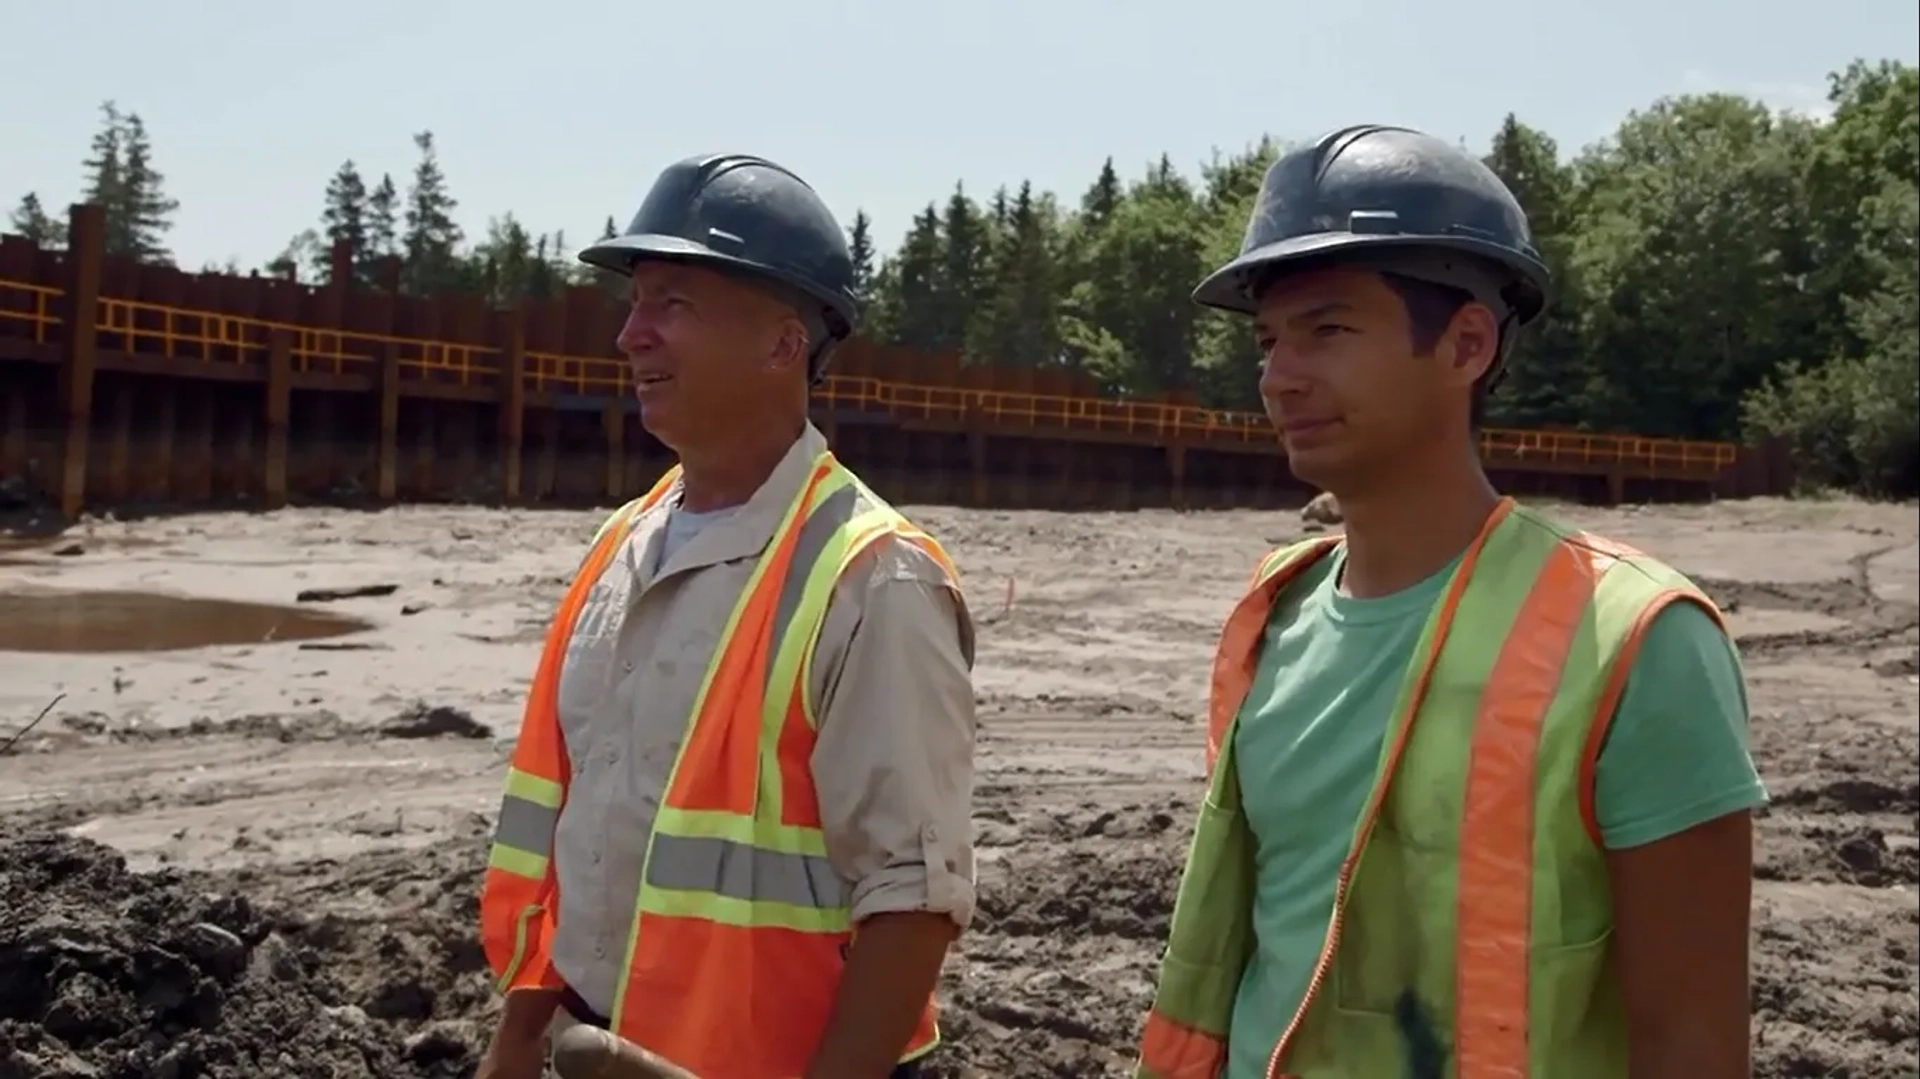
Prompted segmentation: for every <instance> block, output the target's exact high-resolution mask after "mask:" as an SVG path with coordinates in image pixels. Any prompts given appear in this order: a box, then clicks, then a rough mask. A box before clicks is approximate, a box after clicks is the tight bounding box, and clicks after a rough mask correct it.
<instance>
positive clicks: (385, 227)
mask: <svg viewBox="0 0 1920 1079" xmlns="http://www.w3.org/2000/svg"><path fill="white" fill-rule="evenodd" d="M366 228H367V250H366V255H365V261H366V262H367V263H368V264H371V263H372V262H373V261H374V260H376V259H383V258H386V257H388V256H390V255H396V254H399V253H400V193H399V191H397V190H396V189H395V188H394V186H393V176H392V174H390V173H384V172H383V173H381V174H380V182H379V183H377V184H375V185H374V186H373V192H372V193H371V194H369V195H368V196H367V221H366Z"/></svg>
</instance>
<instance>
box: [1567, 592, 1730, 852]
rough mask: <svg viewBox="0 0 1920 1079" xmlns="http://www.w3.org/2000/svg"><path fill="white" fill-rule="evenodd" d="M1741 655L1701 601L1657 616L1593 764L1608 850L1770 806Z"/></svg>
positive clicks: (1597, 815)
mask: <svg viewBox="0 0 1920 1079" xmlns="http://www.w3.org/2000/svg"><path fill="white" fill-rule="evenodd" d="M1747 718H1748V717H1747V691H1746V685H1745V680H1744V679H1743V677H1742V676H1741V671H1740V656H1739V653H1738V652H1737V651H1736V650H1735V648H1734V644H1733V642H1732V641H1731V640H1729V639H1728V637H1727V634H1726V633H1725V632H1724V631H1723V630H1722V629H1721V628H1720V626H1719V624H1718V623H1717V622H1715V621H1714V620H1713V617H1712V616H1711V615H1709V614H1708V613H1707V612H1706V610H1704V609H1703V608H1702V607H1700V605H1699V604H1696V603H1689V602H1685V601H1679V602H1675V603H1672V604H1669V605H1668V606H1667V607H1666V608H1665V609H1664V610H1662V611H1661V612H1660V613H1659V614H1657V615H1655V616H1654V619H1653V624H1652V625H1650V626H1648V627H1647V636H1646V639H1645V640H1644V641H1642V642H1641V645H1640V651H1639V653H1638V654H1637V655H1635V656H1634V660H1633V669H1632V671H1631V672H1630V673H1629V674H1628V675H1627V684H1626V688H1625V689H1624V691H1623V692H1622V693H1621V696H1620V703H1619V704H1618V705H1617V706H1616V708H1615V710H1614V714H1613V724H1612V726H1611V727H1610V728H1609V730H1608V732H1607V736H1606V740H1605V741H1604V742H1603V743H1601V747H1600V757H1599V759H1598V761H1597V762H1596V763H1595V766H1594V816H1595V818H1596V819H1597V823H1598V824H1599V826H1600V836H1601V841H1602V843H1603V844H1604V845H1605V846H1606V848H1607V849H1609V850H1622V849H1625V848H1628V847H1638V846H1643V845H1645V844H1648V843H1652V842H1655V841H1657V840H1661V839H1666V838H1667V837H1669V836H1673V835H1678V834H1679V833H1681V832H1684V831H1686V830H1687V829H1689V828H1692V827H1695V826H1696V825H1700V824H1705V823H1706V822H1708V821H1710V820H1713V819H1715V818H1717V817H1723V816H1726V815H1727V814H1729V813H1736V812H1739V811H1741V810H1750V809H1756V808H1758V807H1760V806H1763V805H1765V804H1766V801H1767V793H1766V788H1765V787H1764V786H1763V785H1762V784H1761V782H1760V775H1759V773H1758V772H1757V771H1756V770H1755V769H1754V766H1753V755H1752V753H1751V750H1750V747H1749V741H1748V729H1747Z"/></svg>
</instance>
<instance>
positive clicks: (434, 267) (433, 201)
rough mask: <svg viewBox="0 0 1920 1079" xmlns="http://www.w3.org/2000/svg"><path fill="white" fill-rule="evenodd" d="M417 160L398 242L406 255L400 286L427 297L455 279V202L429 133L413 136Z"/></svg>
mask: <svg viewBox="0 0 1920 1079" xmlns="http://www.w3.org/2000/svg"><path fill="white" fill-rule="evenodd" d="M413 144H414V146H415V147H416V148H417V149H419V151H420V161H419V163H418V164H416V165H415V166H414V169H413V183H412V185H411V186H410V187H409V188H408V190H407V206H406V217H405V223H406V232H405V233H404V234H403V235H402V237H401V241H400V245H401V249H402V251H403V252H404V253H405V255H406V269H405V271H404V272H403V273H402V274H401V282H402V287H403V288H404V289H405V290H406V291H407V292H410V293H412V294H414V295H416V296H428V295H432V294H434V293H437V292H441V291H444V290H446V289H448V288H450V287H453V286H454V285H455V284H456V283H457V281H458V278H459V271H460V267H459V265H458V253H459V246H460V240H461V235H460V226H459V225H457V224H455V223H454V220H453V211H454V209H455V208H456V207H457V206H458V205H459V204H458V203H457V202H455V201H454V198H453V195H452V194H451V193H450V192H449V191H448V190H447V178H446V174H445V173H444V172H442V171H441V169H440V157H439V154H438V153H437V152H436V151H435V149H434V145H433V132H431V131H422V132H420V133H419V134H417V135H415V136H414V137H413Z"/></svg>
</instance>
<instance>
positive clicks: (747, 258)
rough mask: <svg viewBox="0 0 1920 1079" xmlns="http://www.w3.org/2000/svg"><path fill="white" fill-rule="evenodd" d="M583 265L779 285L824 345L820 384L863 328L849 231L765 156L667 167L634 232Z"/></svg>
mask: <svg viewBox="0 0 1920 1079" xmlns="http://www.w3.org/2000/svg"><path fill="white" fill-rule="evenodd" d="M579 257H580V261H581V262H584V263H586V264H588V265H589V266H596V267H599V268H600V269H603V270H609V271H611V272H613V273H618V274H626V275H630V274H632V273H633V267H634V265H635V264H636V263H638V262H641V261H643V260H653V259H659V260H665V261H670V262H684V263H692V264H694V265H699V266H705V267H708V268H710V269H714V270H718V271H721V272H723V273H730V274H736V275H738V276H741V277H744V278H747V279H750V280H753V281H756V282H758V283H760V284H763V285H767V286H770V287H772V288H773V289H774V290H775V291H776V292H778V293H779V294H781V295H782V296H783V297H785V298H786V299H788V300H789V302H792V303H794V304H795V305H796V308H797V309H798V310H799V312H800V314H801V316H802V318H803V320H805V321H806V322H807V324H808V327H809V329H810V330H812V331H813V332H814V333H815V335H816V337H818V338H820V339H818V340H815V341H814V342H813V350H814V351H813V358H812V359H813V373H814V374H815V375H816V376H817V375H818V374H819V373H820V370H821V368H823V367H824V366H825V363H826V354H827V352H828V350H830V349H831V348H832V347H833V346H834V345H837V344H839V343H840V342H841V341H844V340H845V339H847V338H848V337H851V336H852V335H853V331H854V330H855V328H857V326H858V324H859V306H858V304H857V303H855V301H854V295H853V257H852V255H851V254H850V253H849V252H848V250H847V234H846V232H845V231H843V230H842V229H841V227H840V223H839V222H838V221H837V220H835V219H834V216H833V212H832V211H831V210H829V209H827V204H826V203H824V202H822V201H821V200H820V196H819V195H817V194H815V193H814V190H813V188H811V187H809V186H807V183H806V181H804V180H802V179H800V177H798V176H795V175H794V174H793V173H792V172H790V171H788V170H787V169H785V168H783V167H781V166H779V165H776V164H774V163H773V162H771V161H768V160H767V159H765V158H762V157H753V156H750V155H747V154H705V155H702V156H699V157H690V158H687V159H686V160H685V161H680V162H677V163H675V164H673V165H669V166H667V169H666V171H664V172H662V173H661V174H660V178H659V179H657V180H655V181H654V182H653V188H652V189H651V190H650V191H648V192H647V197H646V200H645V201H643V202H642V203H641V204H640V210H639V212H638V213H635V214H634V215H633V220H632V221H631V222H630V223H628V225H627V229H626V231H625V232H624V233H622V234H620V235H619V236H614V237H610V238H608V239H605V240H601V241H600V242H598V243H596V244H594V245H593V246H591V247H589V248H587V249H586V250H584V251H581V252H580V256H579Z"/></svg>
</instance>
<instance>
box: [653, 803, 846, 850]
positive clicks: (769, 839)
mask: <svg viewBox="0 0 1920 1079" xmlns="http://www.w3.org/2000/svg"><path fill="white" fill-rule="evenodd" d="M653 826H654V829H655V830H656V831H659V832H666V833H671V834H673V835H683V836H690V837H693V838H696V839H728V840H732V841H733V842H735V843H750V844H752V845H754V846H756V847H761V848H763V849H765V850H770V851H778V852H780V853H782V854H817V855H825V854H826V853H827V839H826V836H825V835H824V834H822V833H821V831H820V830H819V829H818V828H808V827H806V826H804V825H799V824H782V823H780V821H779V819H778V818H777V817H776V818H774V819H772V820H762V819H758V818H754V817H747V816H742V815H740V814H737V813H728V812H727V811H725V810H723V809H680V808H678V807H675V806H661V807H660V811H659V813H658V815H656V816H655V817H654V825H653Z"/></svg>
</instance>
